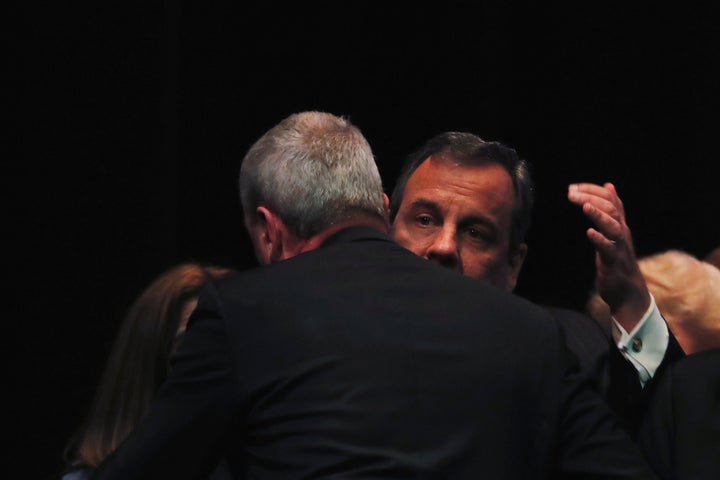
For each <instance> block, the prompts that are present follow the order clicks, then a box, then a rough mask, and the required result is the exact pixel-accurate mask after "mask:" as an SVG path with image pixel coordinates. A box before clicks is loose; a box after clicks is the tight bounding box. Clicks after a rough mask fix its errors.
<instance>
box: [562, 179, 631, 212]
mask: <svg viewBox="0 0 720 480" xmlns="http://www.w3.org/2000/svg"><path fill="white" fill-rule="evenodd" d="M568 200H570V201H571V202H573V203H575V204H577V205H582V204H584V203H587V202H590V203H592V204H593V205H594V206H595V207H596V208H599V209H601V210H602V211H604V212H606V213H607V214H609V215H612V216H614V217H620V216H623V217H624V215H625V213H624V209H623V205H622V201H621V200H620V197H619V196H618V194H617V191H616V190H615V186H614V185H613V184H612V183H606V184H605V185H603V186H600V185H595V184H593V183H574V184H571V185H570V186H569V187H568Z"/></svg>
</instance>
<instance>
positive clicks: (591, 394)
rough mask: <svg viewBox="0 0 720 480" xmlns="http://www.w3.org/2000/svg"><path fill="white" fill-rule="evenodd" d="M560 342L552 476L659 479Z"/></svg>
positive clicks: (560, 333) (560, 331)
mask: <svg viewBox="0 0 720 480" xmlns="http://www.w3.org/2000/svg"><path fill="white" fill-rule="evenodd" d="M558 334H559V336H560V338H561V341H560V342H559V344H560V347H561V348H560V355H559V356H560V359H559V362H560V365H561V371H562V372H563V379H562V382H561V385H560V399H559V400H560V438H559V445H558V452H559V453H558V457H559V458H558V462H557V468H558V470H559V471H558V472H556V474H555V475H554V476H553V478H594V479H605V478H613V479H628V480H629V479H633V480H638V479H656V478H657V476H656V475H655V474H654V473H653V472H652V470H651V469H650V467H649V465H648V464H647V462H646V461H645V459H644V457H643V455H642V453H641V451H640V449H639V447H638V446H637V445H636V444H635V443H634V442H633V441H632V439H631V438H630V436H629V434H628V433H627V432H626V431H625V430H623V429H622V428H621V427H620V424H619V423H618V419H617V417H616V416H615V415H614V414H613V413H612V411H611V410H610V407H609V406H608V405H607V402H606V401H605V399H604V398H603V397H602V396H601V395H600V393H599V392H598V390H597V389H596V387H595V386H594V385H593V383H592V381H591V379H590V378H589V377H588V376H587V375H585V374H583V372H582V371H581V369H580V367H579V363H578V361H577V358H576V357H575V355H574V354H573V353H572V352H571V351H570V350H569V349H568V348H567V347H565V341H564V339H562V337H563V332H562V330H561V329H558Z"/></svg>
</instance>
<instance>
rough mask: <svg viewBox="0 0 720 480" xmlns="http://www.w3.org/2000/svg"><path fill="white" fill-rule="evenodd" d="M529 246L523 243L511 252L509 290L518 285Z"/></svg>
mask: <svg viewBox="0 0 720 480" xmlns="http://www.w3.org/2000/svg"><path fill="white" fill-rule="evenodd" d="M527 251H528V246H527V244H526V243H521V244H520V245H518V248H517V249H516V250H515V251H514V252H513V253H511V254H510V259H509V260H510V275H509V276H508V283H509V284H508V285H507V290H508V291H509V292H512V291H513V290H515V286H516V285H517V281H518V277H519V276H520V270H522V266H523V263H524V262H525V257H526V256H527Z"/></svg>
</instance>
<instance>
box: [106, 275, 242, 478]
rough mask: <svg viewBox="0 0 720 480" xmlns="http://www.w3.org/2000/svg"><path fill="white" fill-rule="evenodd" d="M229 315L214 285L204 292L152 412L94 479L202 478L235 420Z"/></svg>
mask: <svg viewBox="0 0 720 480" xmlns="http://www.w3.org/2000/svg"><path fill="white" fill-rule="evenodd" d="M231 370H232V369H231V362H230V355H229V349H228V338H227V333H226V328H225V321H224V318H223V315H222V314H221V308H220V305H219V302H218V301H217V300H216V295H215V294H214V290H212V289H211V288H210V287H209V288H207V289H206V290H205V292H203V295H201V297H200V301H199V303H198V306H197V307H196V309H195V311H194V313H193V315H192V317H191V319H190V323H189V325H188V329H187V331H186V333H185V336H184V338H183V340H182V342H181V344H180V346H179V348H178V351H177V353H176V355H175V356H174V357H173V358H172V360H171V372H170V375H169V377H168V378H167V380H166V381H165V383H164V384H163V385H162V386H161V388H160V391H159V392H158V395H157V397H156V399H155V400H154V403H153V405H152V406H151V409H150V411H149V412H148V415H147V416H146V417H145V419H144V420H143V421H142V422H141V423H140V424H139V425H138V427H137V428H136V429H135V430H134V431H133V433H132V434H131V435H130V436H129V437H128V438H127V439H126V441H125V442H123V443H122V444H121V445H120V446H119V448H118V449H117V450H115V452H114V453H113V454H112V455H111V456H109V457H108V458H107V459H106V460H105V461H104V462H103V463H102V464H101V465H100V466H99V468H98V469H97V470H96V472H95V474H94V476H93V477H92V478H93V479H102V480H109V479H117V480H120V479H158V478H172V479H173V480H181V479H191V478H202V477H204V476H207V475H208V474H209V473H210V472H211V471H212V469H213V468H214V467H215V466H216V464H217V462H218V461H219V459H220V456H221V454H222V450H221V447H222V444H223V439H224V437H225V435H226V434H227V431H228V428H230V426H231V424H232V423H233V422H234V420H235V419H234V413H233V404H234V402H233V399H234V397H235V391H234V388H233V382H231V378H232V374H231Z"/></svg>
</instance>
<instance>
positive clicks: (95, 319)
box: [2, 1, 720, 479]
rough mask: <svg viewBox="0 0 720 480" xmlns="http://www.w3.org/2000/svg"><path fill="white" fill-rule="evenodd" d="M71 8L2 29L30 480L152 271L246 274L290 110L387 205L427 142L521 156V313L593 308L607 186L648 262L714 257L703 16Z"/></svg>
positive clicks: (56, 445)
mask: <svg viewBox="0 0 720 480" xmlns="http://www.w3.org/2000/svg"><path fill="white" fill-rule="evenodd" d="M66 3H67V2H43V3H41V2H21V3H20V2H19V3H18V5H15V6H14V8H12V9H11V12H10V15H9V16H8V18H9V20H10V21H11V23H13V24H14V25H13V26H14V27H16V29H17V35H11V36H10V42H9V44H10V46H11V47H12V48H11V54H10V55H9V57H8V64H9V66H10V69H11V71H12V72H13V73H17V75H16V76H11V78H12V79H13V80H14V81H13V83H12V84H11V87H12V88H10V89H8V90H6V95H5V96H6V100H7V104H8V106H9V108H8V112H10V114H11V119H12V120H13V122H12V123H13V127H12V128H11V129H9V130H8V131H9V132H10V133H11V135H10V137H9V139H8V141H7V142H6V144H7V145H8V146H10V147H11V149H12V150H11V154H9V155H8V156H7V157H6V158H5V159H4V160H3V164H4V166H5V167H6V168H4V169H3V170H4V171H5V172H7V173H6V174H5V175H3V177H4V178H3V180H4V182H3V183H5V184H6V185H5V188H4V191H5V193H6V194H9V199H8V200H7V201H6V202H3V203H4V204H5V205H6V210H5V211H6V215H4V217H5V222H4V226H3V231H4V234H3V236H4V237H5V238H6V239H8V238H9V239H10V241H11V242H10V247H9V248H8V249H7V250H6V258H7V265H8V268H6V269H4V270H5V271H6V272H7V273H9V275H7V280H8V282H6V285H8V287H6V295H7V299H6V300H9V301H5V302H3V304H4V305H5V306H6V308H4V311H5V312H6V314H5V315H3V317H4V320H5V322H8V323H9V324H10V326H11V335H10V336H9V337H5V340H3V350H4V352H8V353H9V358H8V361H7V362H5V364H6V367H5V368H6V372H7V374H8V375H7V376H9V377H10V390H9V392H8V393H7V394H6V397H7V399H8V400H9V402H8V403H7V405H8V406H6V407H5V410H6V412H7V413H8V414H9V417H10V418H9V420H10V421H11V424H12V425H16V426H17V428H16V429H11V431H10V435H8V433H7V432H6V435H8V436H10V437H11V438H10V443H11V444H12V446H11V447H9V448H6V449H5V453H4V455H5V456H6V458H5V459H4V461H3V462H2V464H3V465H4V466H3V467H2V468H10V469H14V468H16V467H17V468H19V469H21V470H22V471H24V474H23V478H43V479H44V478H47V477H50V476H51V475H53V474H55V473H57V472H58V471H59V468H60V465H61V463H60V459H61V452H62V448H63V446H64V443H65V441H66V439H67V437H68V436H69V435H70V434H71V433H72V431H73V429H74V428H75V427H76V425H77V423H78V422H79V421H80V419H81V417H82V415H83V413H84V412H85V410H86V408H87V406H88V403H89V401H90V398H91V395H92V393H93V389H94V386H95V384H96V382H97V380H98V377H99V374H100V371H101V367H102V364H103V362H104V361H105V357H106V355H107V352H108V350H109V348H110V346H111V343H112V339H113V338H114V335H115V331H116V328H117V326H118V324H119V321H120V319H121V317H122V315H123V313H124V311H125V309H126V308H127V306H128V304H129V303H130V301H131V300H132V299H133V298H134V297H135V295H137V294H138V293H139V292H140V291H141V290H142V289H143V288H144V287H145V286H146V285H147V283H148V282H149V281H150V280H151V279H152V278H153V277H154V276H155V275H156V274H158V273H159V272H160V271H161V270H163V269H165V268H167V267H169V266H170V265H173V264H175V263H177V262H179V261H182V260H201V261H208V262H215V263H221V264H227V265H232V266H235V267H237V268H249V267H252V266H254V265H255V263H254V260H253V259H252V251H251V249H250V247H249V243H248V241H247V239H246V237H245V233H244V231H243V229H242V223H241V216H240V210H239V201H238V199H237V192H236V178H237V172H238V168H239V162H240V159H241V158H242V155H243V154H244V153H245V151H246V149H247V148H248V147H249V146H250V144H251V143H252V142H253V141H254V140H256V139H257V138H258V137H259V136H260V135H261V134H262V133H263V132H264V131H265V130H267V129H268V128H269V127H271V126H272V125H274V124H275V123H277V122H278V121H279V120H280V119H282V118H283V117H285V116H286V115H288V114H290V113H292V112H295V111H299V110H306V109H319V110H327V111H330V112H333V113H336V114H342V115H347V116H349V117H350V118H351V119H352V120H353V121H354V123H356V124H357V125H358V126H359V127H360V128H361V129H362V130H363V132H364V133H365V135H366V137H367V138H368V140H369V141H370V143H371V145H372V146H373V149H374V151H375V154H376V157H377V161H378V164H379V167H380V169H381V174H382V175H383V178H384V182H385V185H386V189H387V190H388V192H389V191H390V190H391V188H392V186H393V181H394V178H395V175H396V174H397V171H398V167H399V164H400V162H401V160H402V158H403V157H404V156H405V155H406V154H407V153H409V152H410V151H411V150H413V149H414V148H416V147H417V146H419V145H420V143H422V142H423V141H424V140H426V139H427V138H428V137H429V136H431V135H434V134H436V133H439V132H441V131H445V130H467V131H472V132H475V133H478V134H480V135H481V136H483V137H485V138H487V139H490V140H499V141H502V142H504V143H507V144H509V145H511V146H514V147H516V148H517V149H518V151H519V153H520V155H521V156H523V157H525V158H526V159H528V160H529V161H530V163H531V166H532V168H533V172H534V176H535V180H536V184H537V197H538V201H537V209H536V211H535V218H534V224H533V225H534V226H533V227H532V229H531V233H530V237H529V244H530V252H529V256H528V259H527V262H526V266H525V269H524V271H523V273H522V275H521V279H520V285H519V287H518V293H519V294H521V295H524V296H526V297H528V298H530V299H532V300H536V301H540V302H543V303H549V304H555V305H563V306H567V307H571V308H577V309H582V308H583V303H584V301H585V298H586V296H587V294H588V291H589V289H590V288H591V287H592V278H593V273H594V271H593V269H594V267H593V257H592V250H591V248H590V246H589V244H588V242H587V241H586V239H585V237H584V230H585V228H586V227H587V224H586V222H585V221H584V219H583V218H582V215H581V214H580V212H579V211H578V209H577V208H575V207H573V206H571V205H569V203H568V202H567V201H566V197H565V192H566V188H567V185H568V183H570V182H574V181H593V182H604V181H613V182H615V184H616V185H617V187H618V190H619V192H620V194H621V196H622V198H623V200H624V201H625V204H626V209H627V216H628V219H629V223H630V225H631V228H632V229H633V232H634V235H635V240H636V242H635V243H636V245H637V251H638V253H639V254H641V255H644V254H648V253H653V252H656V251H659V250H663V249H667V248H680V249H683V250H686V251H689V252H691V253H693V254H695V255H698V256H703V255H705V254H706V253H707V252H709V250H710V249H711V248H712V247H715V246H717V245H718V244H720V234H719V233H720V231H719V230H718V227H717V219H718V218H719V217H720V215H719V214H720V208H719V203H718V199H717V191H716V180H717V175H718V168H717V167H716V163H717V155H716V152H715V148H714V141H715V138H716V136H717V133H716V132H717V127H718V122H717V119H716V117H717V113H716V112H717V87H718V69H717V67H718V50H717V45H718V35H717V33H716V32H715V25H716V24H717V19H716V18H714V17H713V16H712V15H711V11H710V7H709V6H705V5H704V4H701V3H697V4H693V3H692V2H690V3H687V2H686V3H683V4H682V5H681V6H679V5H674V4H671V5H668V6H661V4H659V3H657V2H650V1H633V2H592V3H588V2H572V3H570V2H565V3H568V5H563V6H562V7H561V6H559V5H556V6H546V5H540V4H539V3H545V2H537V3H535V2H528V3H525V2H501V1H488V2H460V1H445V2H442V3H438V4H434V5H429V6H425V7H420V6H416V7H413V8H411V7H407V6H396V5H394V2H382V3H380V2H378V3H377V4H374V3H373V4H372V5H369V6H366V5H363V4H362V2H352V3H348V2H314V3H312V5H307V3H308V2H288V3H290V4H289V5H285V4H284V3H281V2H231V1H221V2H212V3H208V2H171V1H166V2H159V1H123V2H80V3H78V2H73V3H72V5H66ZM710 3H711V2H708V5H709V4H710ZM416 5H420V4H416ZM11 31H14V30H11ZM5 466H8V467H5ZM3 476H5V475H3Z"/></svg>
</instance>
